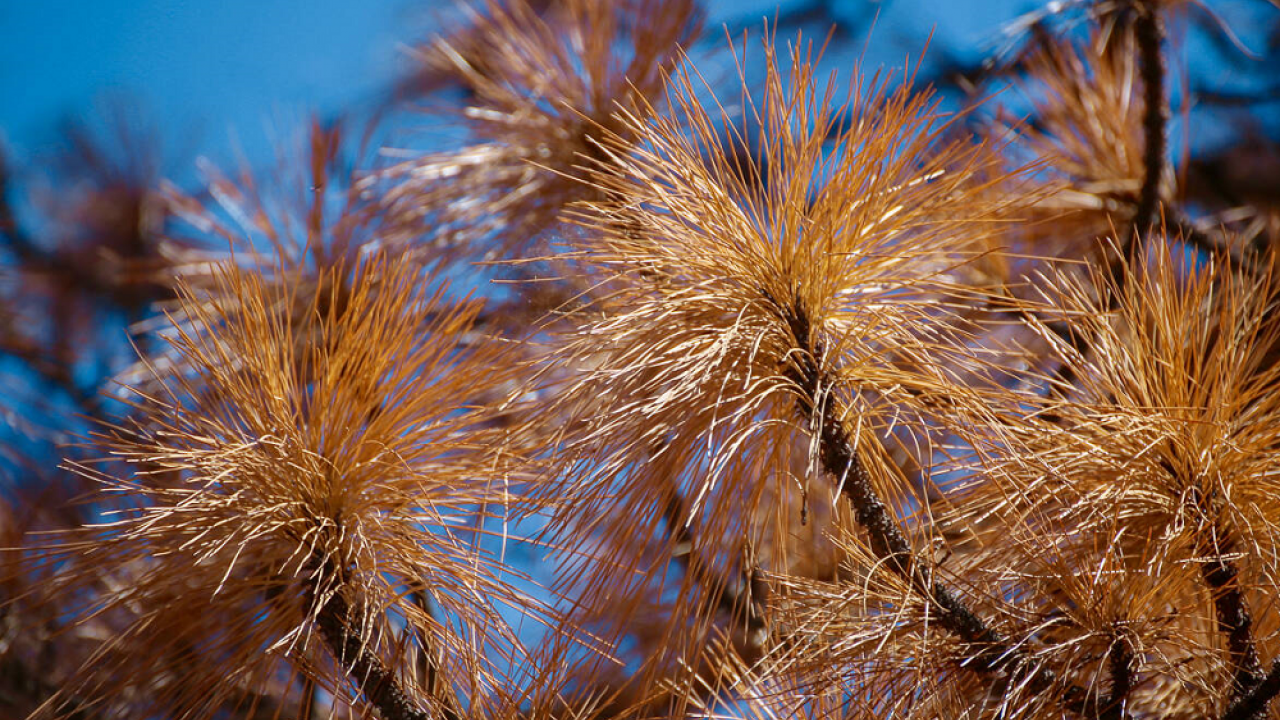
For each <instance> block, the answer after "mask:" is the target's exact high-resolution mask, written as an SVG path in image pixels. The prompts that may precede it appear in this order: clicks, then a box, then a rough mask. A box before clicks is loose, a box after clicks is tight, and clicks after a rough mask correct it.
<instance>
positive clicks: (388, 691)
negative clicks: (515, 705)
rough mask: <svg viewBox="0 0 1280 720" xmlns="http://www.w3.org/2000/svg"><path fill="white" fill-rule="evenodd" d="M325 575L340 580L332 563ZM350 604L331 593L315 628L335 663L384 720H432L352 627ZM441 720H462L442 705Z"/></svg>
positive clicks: (326, 565)
mask: <svg viewBox="0 0 1280 720" xmlns="http://www.w3.org/2000/svg"><path fill="white" fill-rule="evenodd" d="M322 566H323V567H324V568H325V572H323V573H322V574H321V576H327V577H339V576H340V574H339V573H338V572H337V568H336V567H335V566H334V565H333V563H332V561H330V560H325V561H323V565H322ZM353 615H356V613H353V612H352V608H351V606H350V604H349V603H348V602H347V600H346V598H344V597H343V596H342V593H341V592H338V591H334V592H332V593H330V595H329V599H328V600H327V601H325V604H324V606H323V607H321V608H320V610H319V612H317V613H316V625H317V627H319V629H320V635H321V636H322V637H323V638H324V641H325V644H326V645H328V647H329V651H330V652H331V653H333V657H334V659H336V660H337V661H338V664H339V665H340V666H341V667H342V668H343V670H345V671H346V673H347V675H348V677H350V678H351V680H352V682H353V683H355V685H356V688H357V689H358V690H359V691H360V693H361V694H362V695H364V697H365V699H366V700H368V701H369V703H370V704H371V705H373V706H374V707H376V708H377V709H378V713H379V714H380V715H381V716H382V720H431V719H432V718H433V714H432V713H429V712H427V711H426V710H423V709H422V708H420V707H418V706H417V705H416V704H414V702H413V700H411V699H410V697H409V695H408V694H407V693H406V692H405V691H404V688H403V687H401V685H400V681H399V680H398V679H397V678H396V677H395V673H394V671H393V670H391V669H388V668H387V667H386V666H385V665H383V663H382V660H380V659H379V658H378V657H377V656H375V655H374V654H373V653H372V652H370V650H369V646H368V644H367V643H366V642H365V641H364V640H363V639H362V638H361V637H360V635H359V633H358V632H357V631H356V630H355V629H354V626H353V622H354V620H353ZM434 717H438V718H441V719H442V720H461V714H460V713H459V712H458V710H457V708H456V706H455V704H451V703H448V702H442V703H441V704H440V709H439V712H438V714H436V715H435V716H434Z"/></svg>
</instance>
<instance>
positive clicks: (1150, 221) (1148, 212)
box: [1125, 2, 1169, 261]
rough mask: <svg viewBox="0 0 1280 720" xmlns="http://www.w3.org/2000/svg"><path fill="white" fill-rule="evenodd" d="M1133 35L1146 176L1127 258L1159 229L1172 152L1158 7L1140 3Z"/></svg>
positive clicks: (1162, 40)
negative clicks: (1168, 155)
mask: <svg viewBox="0 0 1280 720" xmlns="http://www.w3.org/2000/svg"><path fill="white" fill-rule="evenodd" d="M1134 11H1135V14H1136V17H1135V18H1134V21H1133V31H1134V35H1135V38H1136V40H1137V42H1138V65H1139V72H1140V74H1141V76H1142V90H1143V115H1142V129H1143V134H1144V136H1145V145H1144V146H1143V152H1142V164H1143V168H1144V175H1143V178H1142V187H1141V189H1140V190H1139V191H1138V207H1137V209H1136V210H1135V211H1134V216H1133V228H1132V230H1131V232H1130V233H1129V237H1128V240H1127V242H1126V253H1125V254H1126V256H1130V257H1129V259H1130V260H1131V261H1132V260H1133V258H1132V257H1131V256H1132V254H1133V252H1134V248H1135V246H1136V243H1135V242H1134V237H1135V235H1137V234H1145V233H1146V232H1147V230H1148V229H1149V228H1150V227H1151V226H1153V225H1155V223H1156V221H1157V220H1158V219H1159V218H1158V212H1159V205H1160V184H1161V181H1162V180H1163V179H1164V174H1165V155H1166V153H1167V149H1168V123H1169V102H1168V99H1167V97H1166V96H1165V87H1164V85H1165V66H1164V55H1163V54H1162V51H1161V47H1162V45H1163V43H1164V22H1163V20H1162V19H1161V17H1160V11H1159V8H1158V7H1156V5H1155V4H1154V3H1149V2H1136V3H1135V5H1134Z"/></svg>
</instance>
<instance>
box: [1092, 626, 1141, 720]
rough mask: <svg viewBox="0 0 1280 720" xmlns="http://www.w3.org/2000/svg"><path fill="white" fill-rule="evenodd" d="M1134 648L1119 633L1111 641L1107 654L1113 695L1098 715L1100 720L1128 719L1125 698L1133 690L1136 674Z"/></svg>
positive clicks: (1108, 698)
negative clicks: (1134, 675)
mask: <svg viewBox="0 0 1280 720" xmlns="http://www.w3.org/2000/svg"><path fill="white" fill-rule="evenodd" d="M1134 662H1135V658H1134V656H1133V648H1132V647H1130V645H1129V642H1128V640H1126V639H1125V638H1124V637H1123V636H1122V635H1120V634H1119V633H1117V636H1116V637H1115V638H1114V639H1112V641H1111V650H1110V651H1109V652H1108V653H1107V670H1108V671H1109V672H1110V674H1111V694H1110V695H1109V696H1108V697H1107V704H1106V705H1105V706H1104V707H1103V709H1102V712H1100V713H1099V714H1098V717H1099V718H1100V720H1123V719H1124V718H1126V717H1128V713H1126V712H1125V711H1124V701H1125V698H1127V697H1128V696H1129V693H1130V692H1131V691H1132V690H1133V674H1134V670H1135V668H1134Z"/></svg>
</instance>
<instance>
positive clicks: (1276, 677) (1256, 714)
mask: <svg viewBox="0 0 1280 720" xmlns="http://www.w3.org/2000/svg"><path fill="white" fill-rule="evenodd" d="M1277 694H1280V660H1277V661H1276V662H1274V663H1272V664H1271V671H1270V672H1268V673H1267V676H1266V677H1264V678H1263V679H1262V682H1260V683H1258V685H1257V686H1256V687H1254V688H1253V691H1252V692H1250V693H1249V694H1248V695H1246V696H1244V697H1242V698H1240V700H1239V701H1237V702H1236V703H1235V704H1234V705H1232V706H1231V707H1230V708H1229V709H1228V710H1227V712H1226V714H1225V715H1223V716H1222V720H1254V719H1255V718H1261V717H1264V716H1265V715H1266V712H1267V706H1268V705H1270V704H1271V701H1272V700H1273V699H1275V696H1276V695H1277Z"/></svg>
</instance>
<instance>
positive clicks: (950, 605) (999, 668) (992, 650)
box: [766, 293, 1088, 715]
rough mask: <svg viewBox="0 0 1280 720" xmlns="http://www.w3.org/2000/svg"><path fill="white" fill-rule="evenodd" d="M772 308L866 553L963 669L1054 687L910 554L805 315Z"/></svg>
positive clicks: (804, 406)
mask: <svg viewBox="0 0 1280 720" xmlns="http://www.w3.org/2000/svg"><path fill="white" fill-rule="evenodd" d="M766 295H767V293H766ZM775 305H778V308H779V310H780V311H781V312H782V313H783V315H784V317H785V319H786V322H787V323H788V325H790V327H791V331H792V333H793V337H794V338H795V340H796V342H797V343H798V344H799V345H801V346H803V349H802V350H801V352H798V353H796V354H794V355H793V358H792V362H791V363H790V364H789V366H788V367H787V369H786V371H785V375H786V377H787V379H788V380H790V381H791V382H792V383H793V384H794V385H795V387H796V388H797V389H798V390H799V393H798V395H797V410H798V411H799V413H800V414H801V416H803V417H804V418H805V419H806V420H807V421H809V422H810V423H811V424H818V425H820V427H819V429H818V432H819V442H818V448H819V456H820V459H821V462H822V467H823V469H824V470H825V471H826V472H827V473H829V474H830V475H831V476H832V477H834V478H835V479H836V481H837V483H838V484H839V486H840V488H841V493H842V494H843V495H844V496H845V497H846V498H848V499H849V501H850V503H851V504H852V505H853V509H854V515H855V517H856V518H857V520H858V523H859V524H860V525H861V526H862V527H863V529H865V530H866V531H867V534H868V535H869V536H870V540H871V550H872V553H874V555H875V556H876V557H877V558H878V559H880V560H883V561H884V564H885V565H887V566H888V567H889V568H890V569H891V570H893V571H894V572H895V573H897V574H898V575H899V576H900V577H902V578H903V579H904V580H906V581H907V582H908V583H910V585H911V587H912V588H913V589H914V590H915V591H916V592H917V593H919V594H920V595H921V596H923V597H924V598H925V600H926V601H927V602H928V604H929V605H930V606H931V607H932V608H933V609H934V610H935V611H937V613H938V621H939V623H940V624H941V625H942V627H944V628H946V629H947V630H948V631H949V632H951V633H952V634H953V635H955V636H956V637H958V638H960V639H961V640H963V641H964V642H965V643H967V644H968V645H970V646H973V647H975V648H977V649H978V652H977V653H976V654H975V655H973V656H972V657H970V658H968V659H967V661H966V663H965V667H967V668H969V669H971V670H975V671H977V672H981V673H984V674H996V673H1003V672H1009V673H1011V674H1016V675H1019V676H1023V677H1025V678H1026V683H1025V684H1026V687H1027V688H1028V689H1029V690H1030V692H1031V693H1032V694H1033V695H1037V694H1040V693H1043V692H1044V691H1045V690H1048V689H1049V688H1050V687H1051V686H1053V685H1054V684H1056V683H1057V682H1058V677H1057V675H1056V674H1055V673H1054V672H1053V671H1052V670H1049V669H1048V668H1044V667H1040V666H1038V665H1035V664H1034V663H1033V662H1032V661H1031V660H1030V658H1028V657H1027V656H1026V653H1025V652H1023V651H1022V650H1021V649H1019V648H1017V647H1015V646H1012V645H1010V644H1009V642H1008V641H1007V640H1006V639H1005V638H1004V637H1002V636H1001V635H1000V633H999V632H997V631H996V630H994V629H993V628H991V627H990V626H989V625H987V623H986V622H985V621H983V620H982V618H980V617H979V616H978V615H977V613H975V612H974V611H973V610H972V609H971V608H969V607H968V606H967V605H966V604H965V602H964V601H963V600H962V599H961V598H960V597H959V596H958V595H956V593H954V592H953V591H951V590H950V589H949V588H947V587H946V586H945V585H943V584H942V583H941V582H938V581H937V580H935V579H934V577H933V572H932V569H930V568H928V567H926V564H925V563H924V561H922V560H921V559H920V558H918V557H917V556H916V555H915V553H914V552H913V551H912V549H911V545H910V543H908V542H907V539H906V537H905V536H904V535H903V533H902V529H901V528H900V527H899V526H898V522H897V520H896V519H895V518H894V517H893V514H892V513H891V512H890V511H889V509H888V507H887V506H886V505H885V503H884V501H883V500H881V499H880V497H879V495H878V494H877V493H876V491H875V488H874V486H873V484H872V480H871V475H870V473H869V472H867V469H866V466H865V465H864V464H863V462H862V460H861V459H860V457H859V455H858V452H857V444H856V441H855V439H854V438H851V437H849V434H848V431H847V429H846V428H845V427H844V424H843V423H842V422H841V421H840V419H839V417H838V416H837V413H836V412H834V407H833V406H834V400H833V397H832V395H831V394H830V393H829V392H825V391H824V387H827V386H828V383H827V382H826V378H824V377H823V375H824V373H823V372H822V370H821V358H822V357H823V354H824V348H823V347H822V345H821V343H813V342H812V341H811V338H812V335H811V333H810V331H811V326H810V322H809V319H808V315H807V314H806V313H805V312H804V310H803V309H801V308H798V307H796V306H795V304H794V303H793V304H790V305H788V306H783V305H780V304H778V303H776V301H775ZM1086 697H1087V693H1086V692H1085V691H1084V690H1082V689H1081V688H1079V687H1077V686H1074V685H1073V686H1070V687H1069V688H1068V689H1067V691H1066V692H1065V693H1064V695H1063V697H1062V699H1061V702H1062V705H1063V707H1064V708H1065V709H1066V710H1068V711H1070V712H1072V713H1075V714H1077V715H1085V714H1086V710H1087V708H1088V703H1087V702H1086Z"/></svg>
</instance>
